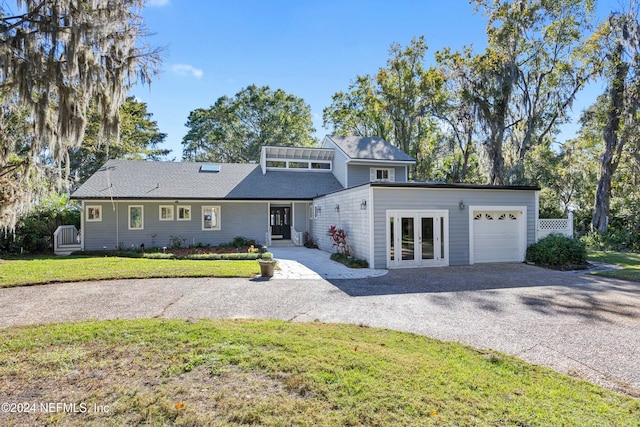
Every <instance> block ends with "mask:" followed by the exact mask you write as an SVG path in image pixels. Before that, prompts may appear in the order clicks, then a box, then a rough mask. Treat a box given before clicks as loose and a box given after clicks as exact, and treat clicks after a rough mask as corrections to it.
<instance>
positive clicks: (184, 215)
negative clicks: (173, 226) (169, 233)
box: [177, 205, 191, 221]
mask: <svg viewBox="0 0 640 427" xmlns="http://www.w3.org/2000/svg"><path fill="white" fill-rule="evenodd" d="M177 209H178V221H191V206H187V205H178V207H177Z"/></svg>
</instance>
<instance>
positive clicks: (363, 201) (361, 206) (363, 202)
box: [360, 199, 367, 211]
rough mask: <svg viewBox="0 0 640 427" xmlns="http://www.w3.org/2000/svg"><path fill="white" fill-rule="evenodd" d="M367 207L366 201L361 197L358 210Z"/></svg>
mask: <svg viewBox="0 0 640 427" xmlns="http://www.w3.org/2000/svg"><path fill="white" fill-rule="evenodd" d="M365 209H367V201H366V200H365V199H362V201H361V202H360V210H362V211H363V210H365Z"/></svg>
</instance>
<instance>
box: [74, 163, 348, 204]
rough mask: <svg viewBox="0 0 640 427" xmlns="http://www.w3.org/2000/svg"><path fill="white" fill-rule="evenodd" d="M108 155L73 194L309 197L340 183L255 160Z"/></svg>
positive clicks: (329, 176)
mask: <svg viewBox="0 0 640 427" xmlns="http://www.w3.org/2000/svg"><path fill="white" fill-rule="evenodd" d="M202 165H203V163H195V162H151V161H144V160H109V161H108V162H107V163H106V164H105V165H104V166H103V167H102V168H100V169H99V170H98V172H96V173H95V174H93V175H92V176H91V177H90V178H89V179H88V180H87V181H86V182H85V183H84V184H83V185H82V186H81V187H80V188H78V190H76V191H75V192H74V193H73V194H72V198H74V199H108V198H110V197H113V198H115V199H183V200H184V199H194V200H207V199H219V200H220V199H227V200H311V199H313V198H314V197H317V196H319V195H322V194H326V193H330V192H333V191H337V190H340V189H342V186H341V185H340V183H339V182H338V181H337V180H336V178H335V177H334V176H333V174H330V173H318V172H299V171H270V172H269V173H267V174H266V175H263V174H262V170H261V169H260V165H257V164H232V163H222V164H220V171H219V172H207V173H202V172H200V167H201V166H202Z"/></svg>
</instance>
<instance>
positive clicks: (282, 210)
mask: <svg viewBox="0 0 640 427" xmlns="http://www.w3.org/2000/svg"><path fill="white" fill-rule="evenodd" d="M271 238H272V239H274V240H279V239H282V240H290V239H291V208H289V207H271Z"/></svg>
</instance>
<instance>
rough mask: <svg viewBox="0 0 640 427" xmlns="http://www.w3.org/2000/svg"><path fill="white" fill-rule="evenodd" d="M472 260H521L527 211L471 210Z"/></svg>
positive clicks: (524, 245)
mask: <svg viewBox="0 0 640 427" xmlns="http://www.w3.org/2000/svg"><path fill="white" fill-rule="evenodd" d="M471 216H472V217H471V222H472V224H471V230H470V231H471V233H470V235H471V236H472V239H471V242H470V243H471V248H470V249H471V254H472V259H471V262H472V263H482V262H512V261H524V255H525V254H524V251H525V247H526V228H525V227H524V224H525V221H526V215H525V214H524V212H523V211H522V210H473V211H472V212H471Z"/></svg>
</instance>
